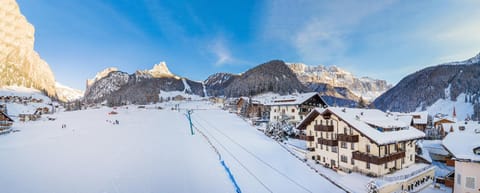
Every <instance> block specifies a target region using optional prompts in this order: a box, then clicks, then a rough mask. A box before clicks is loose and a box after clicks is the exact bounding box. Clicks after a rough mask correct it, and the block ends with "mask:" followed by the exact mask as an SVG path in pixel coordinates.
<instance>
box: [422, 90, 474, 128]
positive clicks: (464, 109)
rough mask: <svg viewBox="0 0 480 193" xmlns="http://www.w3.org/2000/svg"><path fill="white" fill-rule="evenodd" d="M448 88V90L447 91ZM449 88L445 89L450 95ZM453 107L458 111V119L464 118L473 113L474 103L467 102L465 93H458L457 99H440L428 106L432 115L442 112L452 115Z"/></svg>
mask: <svg viewBox="0 0 480 193" xmlns="http://www.w3.org/2000/svg"><path fill="white" fill-rule="evenodd" d="M447 90H448V91H447ZM449 92H450V91H449V88H447V89H445V93H446V94H448V95H447V96H450V93H449ZM453 108H455V112H456V113H457V119H458V120H464V119H465V118H467V117H468V116H472V115H473V104H472V103H466V102H465V94H464V93H462V94H460V95H458V97H457V99H456V101H452V100H450V98H447V99H438V100H437V101H436V102H435V103H433V104H432V105H431V106H429V107H427V111H428V113H429V114H430V115H436V114H437V113H442V114H445V115H450V116H452V113H453ZM416 111H422V110H421V107H419V108H417V110H416Z"/></svg>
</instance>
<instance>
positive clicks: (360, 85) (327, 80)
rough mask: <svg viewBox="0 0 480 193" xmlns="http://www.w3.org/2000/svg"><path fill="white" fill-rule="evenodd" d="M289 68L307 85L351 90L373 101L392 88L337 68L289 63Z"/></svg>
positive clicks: (385, 83)
mask: <svg viewBox="0 0 480 193" xmlns="http://www.w3.org/2000/svg"><path fill="white" fill-rule="evenodd" d="M287 64H288V67H290V69H291V70H292V71H293V72H294V73H295V74H296V75H297V77H298V79H299V80H300V81H301V82H302V83H303V84H305V85H316V84H328V85H331V86H333V87H343V88H347V89H349V90H350V91H351V92H353V94H355V95H356V97H362V98H364V99H366V100H373V99H375V98H376V97H378V96H379V95H381V94H382V93H383V92H385V91H386V90H388V89H389V88H391V85H389V84H388V83H387V82H386V81H385V80H378V79H373V78H369V77H361V78H358V77H356V76H355V75H353V74H352V73H351V72H348V71H346V70H344V69H342V68H340V67H337V66H323V65H317V66H310V65H306V64H303V63H287Z"/></svg>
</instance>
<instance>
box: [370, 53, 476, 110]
mask: <svg viewBox="0 0 480 193" xmlns="http://www.w3.org/2000/svg"><path fill="white" fill-rule="evenodd" d="M374 105H375V107H377V108H380V109H382V110H391V111H400V112H410V111H421V110H427V111H429V113H430V114H437V113H443V114H447V115H452V113H453V108H455V109H456V113H457V117H458V119H459V120H462V119H464V118H466V117H467V116H470V117H473V118H478V117H479V116H480V54H478V55H476V56H475V57H472V58H470V59H468V60H465V61H460V62H450V63H445V64H440V65H437V66H432V67H427V68H425V69H423V70H420V71H417V72H415V73H413V74H410V75H408V76H407V77H405V78H403V79H402V80H401V81H400V82H399V83H398V84H397V85H395V87H393V88H392V89H390V90H388V91H387V92H385V93H384V94H383V95H381V96H380V97H378V98H377V99H376V100H375V101H374ZM472 114H473V115H472Z"/></svg>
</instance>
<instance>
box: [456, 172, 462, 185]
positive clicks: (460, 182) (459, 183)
mask: <svg viewBox="0 0 480 193" xmlns="http://www.w3.org/2000/svg"><path fill="white" fill-rule="evenodd" d="M457 184H458V185H462V175H460V174H457Z"/></svg>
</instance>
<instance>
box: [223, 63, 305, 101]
mask: <svg viewBox="0 0 480 193" xmlns="http://www.w3.org/2000/svg"><path fill="white" fill-rule="evenodd" d="M306 91H308V88H306V87H305V86H304V85H302V83H300V81H299V80H298V79H297V77H296V75H295V74H294V73H293V72H292V70H290V68H288V66H287V65H286V64H285V62H283V61H281V60H272V61H269V62H267V63H264V64H261V65H259V66H256V67H254V68H252V69H250V70H248V71H246V72H245V73H243V74H242V75H240V76H239V77H237V78H235V79H234V80H233V81H232V83H230V84H229V85H228V86H227V87H226V88H225V96H228V97H238V96H254V95H257V94H261V93H265V92H274V93H278V94H282V95H284V94H290V93H296V92H306Z"/></svg>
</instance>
